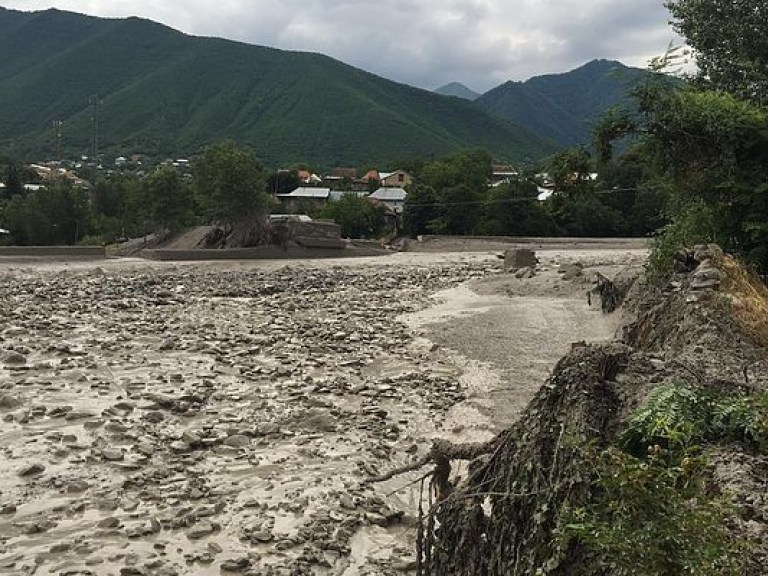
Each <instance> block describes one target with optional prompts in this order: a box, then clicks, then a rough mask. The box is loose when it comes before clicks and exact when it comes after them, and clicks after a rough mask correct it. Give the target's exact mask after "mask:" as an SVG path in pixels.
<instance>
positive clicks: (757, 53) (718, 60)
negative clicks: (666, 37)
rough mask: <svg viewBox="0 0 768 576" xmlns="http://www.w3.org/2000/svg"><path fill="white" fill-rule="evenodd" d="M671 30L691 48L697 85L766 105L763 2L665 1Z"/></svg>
mask: <svg viewBox="0 0 768 576" xmlns="http://www.w3.org/2000/svg"><path fill="white" fill-rule="evenodd" d="M666 5H667V7H668V8H669V10H670V12H671V13H672V16H673V18H674V20H673V25H674V27H675V29H676V30H677V31H678V32H679V33H680V34H681V35H682V36H683V37H685V39H686V40H687V42H688V44H689V45H690V46H691V47H692V48H693V49H694V51H695V56H696V63H697V65H698V68H699V81H700V83H701V84H702V85H703V86H706V87H708V88H712V89H715V90H721V91H724V92H729V93H731V94H733V95H735V96H738V97H740V98H744V99H747V100H750V101H752V102H754V103H757V104H763V105H765V104H768V3H766V2H762V1H755V0H671V1H669V2H667V4H666Z"/></svg>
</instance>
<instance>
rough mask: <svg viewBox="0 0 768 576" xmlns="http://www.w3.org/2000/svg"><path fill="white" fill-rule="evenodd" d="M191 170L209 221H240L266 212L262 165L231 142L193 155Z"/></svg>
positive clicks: (267, 198) (255, 218)
mask: <svg viewBox="0 0 768 576" xmlns="http://www.w3.org/2000/svg"><path fill="white" fill-rule="evenodd" d="M192 171H193V175H194V183H195V189H196V192H197V194H198V198H199V199H200V203H201V205H202V206H203V207H204V209H205V212H206V214H207V216H208V218H209V219H210V220H211V221H213V222H218V223H223V224H231V225H235V224H243V223H246V222H249V221H254V220H259V219H261V218H262V217H263V216H264V215H265V214H266V213H267V211H268V207H269V197H268V196H267V193H266V192H265V183H264V168H263V166H262V165H261V163H260V162H259V161H258V160H257V159H256V158H255V157H254V156H253V155H252V154H251V153H249V152H246V151H245V150H241V149H239V148H238V147H237V146H235V144H234V143H233V142H223V143H221V144H217V145H215V146H211V147H210V148H208V149H207V150H206V151H205V152H203V153H202V154H201V155H200V156H197V157H196V158H194V160H193V162H192Z"/></svg>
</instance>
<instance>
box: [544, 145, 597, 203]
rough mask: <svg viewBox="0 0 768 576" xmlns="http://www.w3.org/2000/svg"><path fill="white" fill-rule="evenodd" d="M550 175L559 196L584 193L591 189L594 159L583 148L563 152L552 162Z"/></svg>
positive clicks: (554, 157) (556, 155) (555, 156)
mask: <svg viewBox="0 0 768 576" xmlns="http://www.w3.org/2000/svg"><path fill="white" fill-rule="evenodd" d="M549 173H550V176H551V177H552V181H553V182H554V184H555V191H556V192H558V193H559V194H564V195H569V196H570V195H574V194H578V193H580V192H584V191H585V190H587V189H589V188H591V180H590V174H591V173H592V158H591V157H590V155H589V153H588V152H587V151H586V150H583V149H581V148H569V149H568V150H563V151H562V152H558V153H557V154H555V155H554V156H553V157H552V159H551V160H550V163H549Z"/></svg>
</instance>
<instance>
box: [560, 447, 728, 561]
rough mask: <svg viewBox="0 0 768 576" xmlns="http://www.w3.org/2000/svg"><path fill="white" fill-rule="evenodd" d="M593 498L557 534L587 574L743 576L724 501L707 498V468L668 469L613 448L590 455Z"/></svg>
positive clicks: (698, 463)
mask: <svg viewBox="0 0 768 576" xmlns="http://www.w3.org/2000/svg"><path fill="white" fill-rule="evenodd" d="M586 460H587V462H588V464H589V465H591V466H592V468H593V470H592V478H593V481H592V483H591V487H590V494H591V495H590V497H589V499H588V501H587V502H586V504H585V505H584V506H580V507H575V508H570V509H567V510H566V511H565V513H564V515H563V516H562V517H561V519H560V523H559V527H558V529H557V531H556V535H557V538H558V540H559V546H560V549H561V550H566V549H569V548H570V549H574V548H579V549H580V550H581V553H582V555H583V559H584V562H585V563H586V565H587V570H585V571H583V573H589V574H605V573H608V574H611V575H617V576H624V575H627V576H629V575H641V574H642V575H650V574H654V575H668V576H678V575H680V574H697V575H711V576H723V575H726V574H733V575H736V574H740V573H741V572H740V561H741V550H740V548H741V547H740V545H739V544H738V543H733V542H731V541H730V540H729V538H728V534H727V532H726V530H725V528H724V520H725V518H726V516H727V513H728V512H729V509H728V506H727V505H726V504H725V503H723V502H722V501H720V500H718V499H715V498H712V497H711V496H709V495H708V494H707V493H706V475H705V473H704V468H705V462H704V460H703V459H701V458H691V457H684V458H682V459H680V460H679V462H678V463H675V464H672V465H670V464H669V463H668V462H666V461H664V460H663V459H661V458H658V457H655V456H649V457H645V458H642V459H640V458H635V457H634V456H631V455H629V454H626V453H623V452H621V451H619V450H616V449H609V450H605V451H596V450H594V449H590V451H588V452H587V454H586Z"/></svg>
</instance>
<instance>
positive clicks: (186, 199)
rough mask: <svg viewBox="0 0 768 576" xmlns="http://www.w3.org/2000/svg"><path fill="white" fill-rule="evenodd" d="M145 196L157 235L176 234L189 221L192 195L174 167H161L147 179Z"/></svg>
mask: <svg viewBox="0 0 768 576" xmlns="http://www.w3.org/2000/svg"><path fill="white" fill-rule="evenodd" d="M142 193H143V196H144V199H145V202H146V207H147V211H148V216H149V221H150V224H151V225H152V227H153V228H154V230H155V231H158V232H161V233H166V232H168V233H173V232H176V231H178V230H179V229H180V228H182V227H183V226H184V225H185V224H186V223H187V222H188V221H189V219H190V213H191V209H192V192H191V190H190V187H189V185H188V184H187V183H186V182H185V181H184V178H183V177H182V175H181V174H180V173H179V171H178V170H176V169H175V168H174V167H173V166H161V167H159V168H158V169H156V170H155V171H153V172H152V173H151V174H150V175H149V176H147V177H146V178H145V179H144V181H143V182H142Z"/></svg>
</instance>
